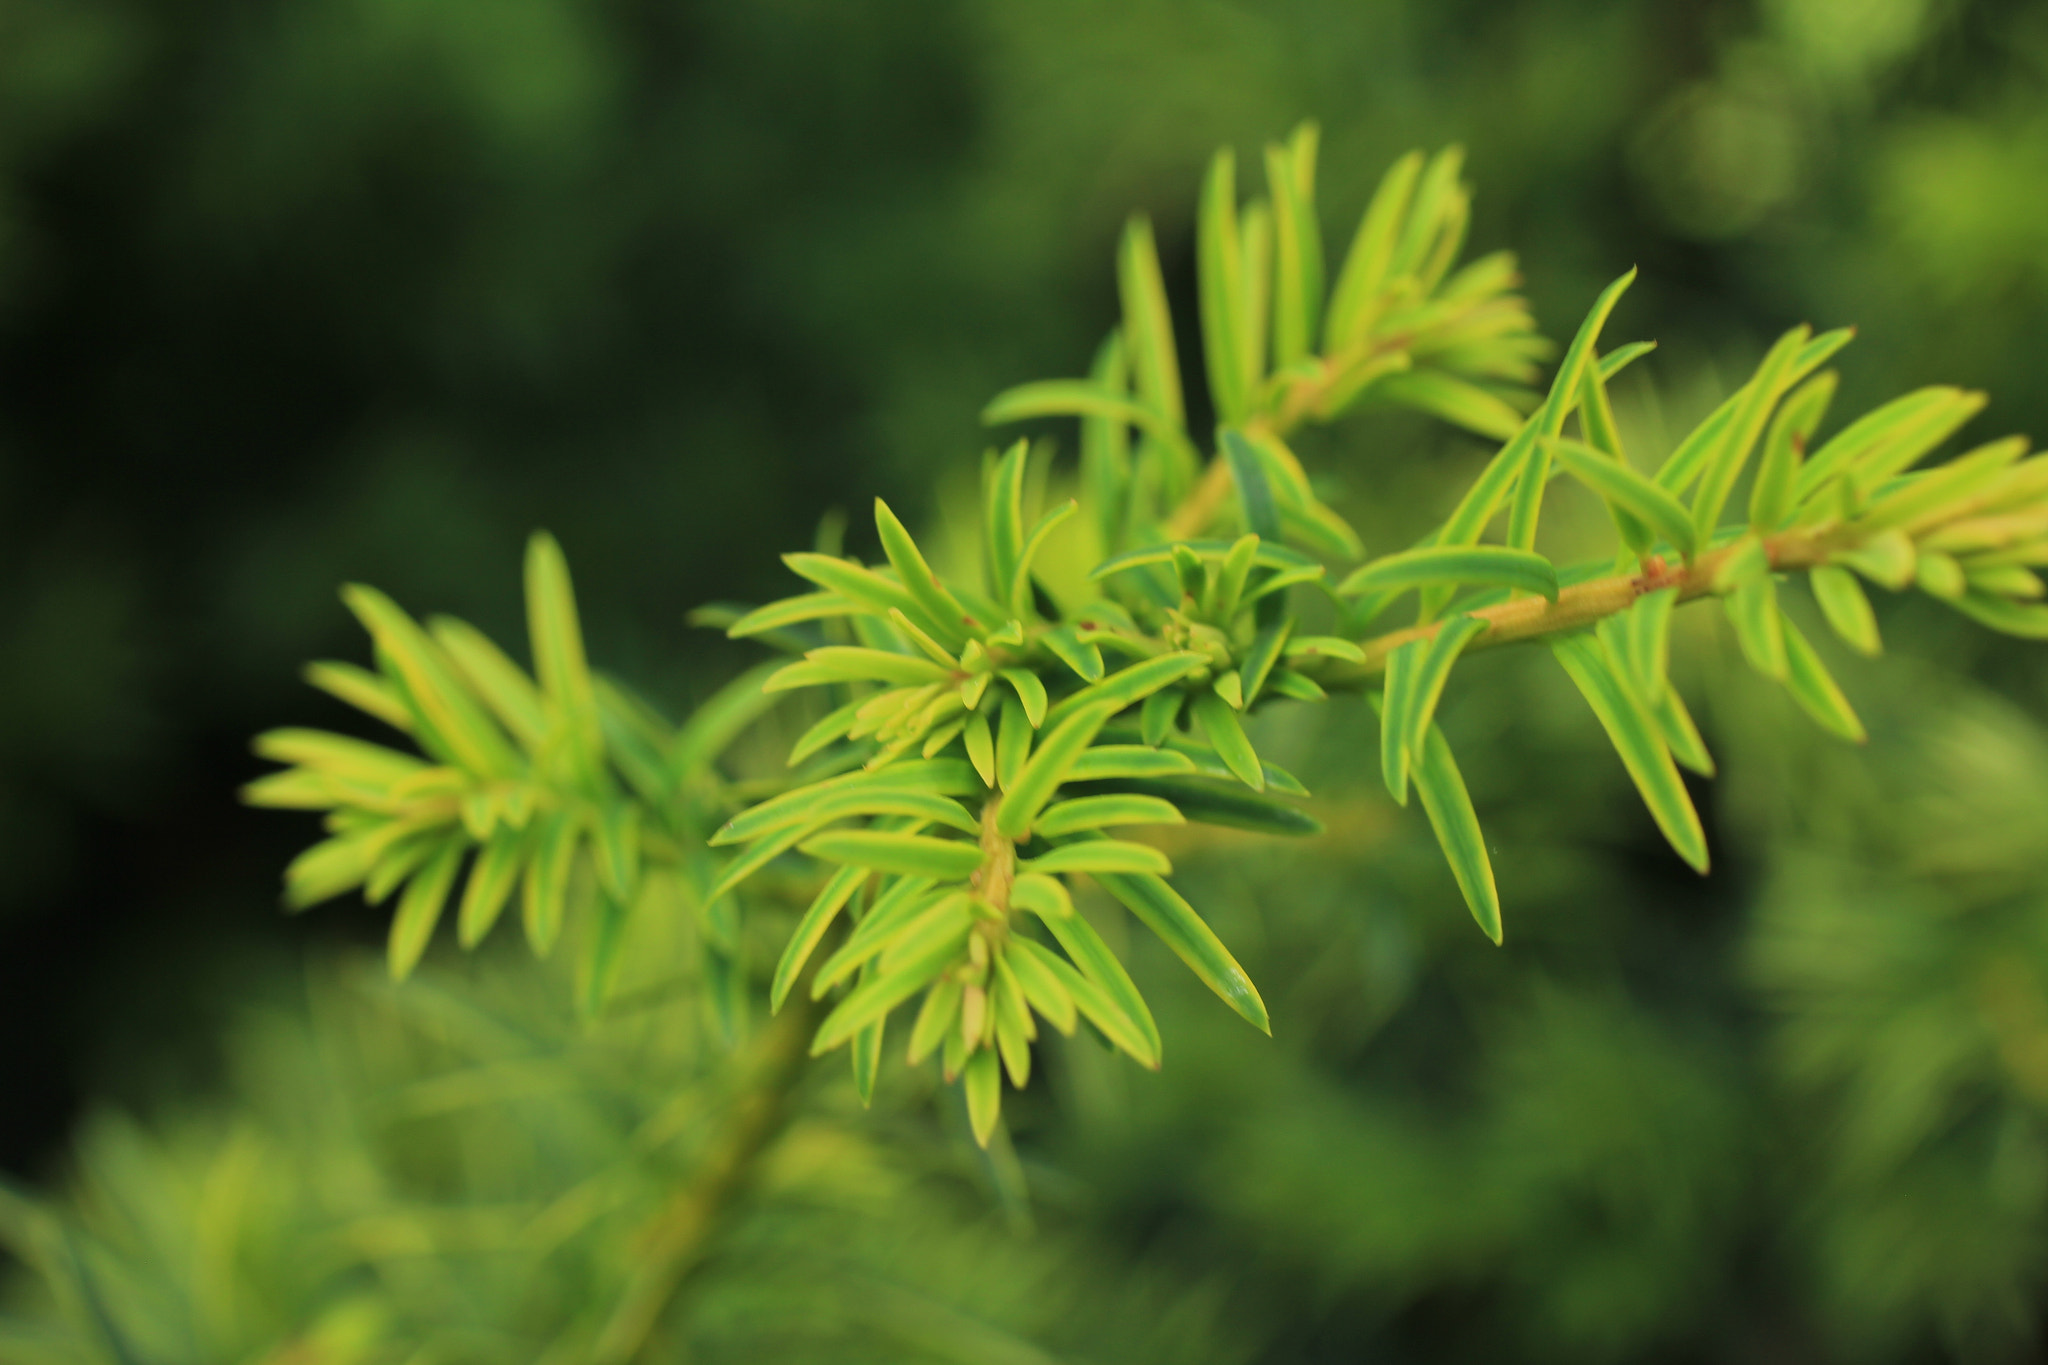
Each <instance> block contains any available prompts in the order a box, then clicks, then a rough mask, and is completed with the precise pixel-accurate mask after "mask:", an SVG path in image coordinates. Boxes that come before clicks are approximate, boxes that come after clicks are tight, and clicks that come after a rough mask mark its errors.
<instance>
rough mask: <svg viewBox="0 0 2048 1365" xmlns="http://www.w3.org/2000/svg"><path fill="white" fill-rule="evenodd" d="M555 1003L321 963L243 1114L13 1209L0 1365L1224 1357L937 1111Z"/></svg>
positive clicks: (1209, 1312) (792, 1056)
mask: <svg viewBox="0 0 2048 1365" xmlns="http://www.w3.org/2000/svg"><path fill="white" fill-rule="evenodd" d="M671 946H677V945H671ZM570 980H571V978H570V977H569V975H568V974H566V973H560V972H549V971H545V970H540V969H534V968H523V967H520V966H517V965H508V964H507V963H505V962H501V961H493V962H488V963H486V964H484V965H481V966H479V967H478V968H477V969H476V970H475V971H474V972H473V973H472V974H469V975H467V976H464V977H459V978H458V977H441V978H439V979H435V980H415V981H412V982H408V983H406V985H405V986H403V987H401V988H398V989H393V988H392V987H390V986H387V985H385V984H382V983H380V982H379V981H378V980H377V979H376V975H375V974H374V973H372V972H371V971H368V970H364V969H362V968H359V967H358V966H356V965H355V964H344V965H339V966H336V967H331V968H323V969H321V970H320V971H318V972H316V973H315V975H314V977H313V978H312V980H310V981H309V983H308V985H307V988H306V991H305V999H304V1003H303V1004H302V1005H301V1006H299V1007H297V1008H293V1009H290V1010H278V1011H275V1012H272V1013H267V1014H262V1015H256V1016H251V1017H250V1018H249V1019H247V1020H246V1021H245V1022H244V1025H243V1026H242V1028H241V1029H239V1030H238V1033H237V1037H236V1039H235V1041H234V1044H233V1046H232V1049H231V1059H232V1068H233V1073H232V1074H233V1077H234V1082H233V1084H234V1089H235V1091H236V1092H237V1093H238V1094H239V1095H240V1096H241V1097H242V1101H241V1103H239V1104H237V1105H236V1106H235V1107H233V1108H232V1109H229V1110H226V1111H208V1110H197V1111H193V1112H188V1113H184V1114H180V1115H176V1116H174V1117H170V1118H168V1119H166V1120H165V1121H163V1122H162V1123H160V1124H157V1125H152V1126H150V1127H144V1126H142V1125H139V1124H137V1123H135V1122H132V1121H130V1120H126V1119H119V1118H114V1117H107V1118H104V1119H102V1120H100V1121H99V1122H97V1123H95V1124H94V1125H92V1126H91V1127H89V1128H88V1129H87V1130H86V1131H85V1132H84V1133H83V1134H82V1135H81V1137H80V1139H79V1144H78V1148H77V1156H76V1172H77V1173H76V1180H75V1192H76V1202H75V1203H74V1204H73V1205H72V1206H71V1207H69V1208H66V1209H64V1210H62V1211H57V1210H50V1209H44V1208H37V1207H34V1206H31V1205H30V1204H28V1203H26V1202H25V1201H23V1200H22V1199H21V1198H20V1197H19V1196H18V1195H17V1194H14V1193H11V1192H7V1191H4V1190H0V1232H4V1236H5V1238H6V1241H7V1243H8V1245H9V1246H10V1247H11V1248H12V1249H13V1250H15V1251H16V1252H17V1253H18V1254H20V1255H21V1256H22V1257H23V1259H24V1260H25V1261H26V1262H27V1263H28V1264H29V1265H30V1266H32V1267H34V1268H35V1269H36V1270H38V1271H39V1272H41V1275H40V1277H39V1278H38V1279H37V1280H36V1281H35V1282H34V1283H33V1284H17V1285H16V1286H15V1288H16V1289H17V1291H21V1292H17V1293H16V1294H14V1295H12V1296H11V1297H10V1298H9V1300H8V1301H7V1308H8V1317H7V1318H6V1319H5V1320H4V1321H0V1355H4V1356H5V1358H6V1359H7V1360H9V1361H10V1362H20V1363H21V1365H31V1363H35V1362H53V1363H54V1362H66V1363H67V1365H69V1362H88V1361H100V1360H117V1361H130V1360H147V1361H153V1362H164V1365H172V1363H173V1362H190V1365H213V1363H214V1362H219V1361H230V1360H234V1361H268V1362H275V1363H276V1365H284V1363H285V1362H293V1361H307V1360H314V1361H322V1362H331V1363H332V1365H357V1363H361V1365H370V1363H371V1362H404V1361H413V1360H419V1359H423V1358H425V1359H434V1360H446V1361H451V1362H453V1361H464V1362H469V1361H474V1362H486V1361H504V1362H507V1363H508V1365H510V1363H511V1362H520V1363H521V1365H525V1363H526V1362H533V1361H546V1362H562V1365H568V1363H569V1362H579V1365H580V1363H582V1362H597V1361H624V1360H632V1359H689V1360H714V1361H742V1360H789V1361H807V1360H834V1359H838V1360H846V1359H897V1360H903V1359H920V1360H926V1359H928V1360H953V1361H1003V1362H1012V1361H1014V1362H1017V1363H1018V1365H1027V1363H1033V1365H1035V1363H1036V1362H1043V1361H1046V1360H1049V1359H1052V1358H1053V1357H1051V1356H1049V1355H1047V1354H1046V1352H1047V1350H1054V1351H1058V1350H1062V1349H1064V1348H1065V1347H1067V1346H1070V1345H1078V1344H1082V1343H1086V1344H1087V1347H1088V1349H1089V1350H1090V1351H1091V1352H1098V1351H1099V1352H1101V1353H1102V1355H1103V1358H1106V1359H1117V1360H1152V1359H1157V1360H1230V1359H1237V1358H1241V1355H1240V1352H1241V1350H1242V1345H1241V1340H1242V1332H1241V1330H1240V1329H1238V1328H1236V1327H1234V1326H1233V1325H1231V1324H1229V1323H1228V1322H1226V1321H1224V1320H1222V1318H1221V1317H1220V1315H1219V1314H1218V1312H1217V1311H1216V1309H1217V1303H1216V1300H1217V1296H1216V1295H1215V1294H1214V1293H1213V1292H1211V1291H1208V1290H1205V1289H1204V1288H1203V1287H1202V1286H1200V1285H1199V1284H1187V1283H1183V1282H1181V1281H1179V1280H1177V1279H1176V1278H1174V1277H1171V1276H1165V1275H1162V1274H1161V1273H1159V1271H1158V1270H1156V1269H1147V1268H1145V1267H1143V1266H1138V1265H1132V1264H1127V1263H1126V1264H1117V1263H1114V1262H1112V1261H1110V1260H1108V1259H1106V1256H1105V1251H1104V1249H1103V1248H1101V1247H1099V1246H1090V1245H1089V1244H1088V1243H1087V1241H1086V1240H1085V1238H1082V1237H1080V1236H1077V1234H1076V1233H1075V1232H1074V1231H1073V1230H1072V1229H1070V1228H1063V1227H1052V1226H1048V1227H1045V1228H1042V1229H1040V1230H1039V1231H1038V1232H1037V1233H1036V1234H1035V1235H1031V1236H1026V1235H1023V1230H1024V1228H1025V1227H1027V1226H1028V1219H1029V1214H1028V1212H1027V1211H1026V1210H1025V1209H1024V1208H1023V1207H1022V1206H1021V1205H1018V1206H1013V1212H1012V1214H1011V1216H1010V1217H1009V1218H1007V1219H1006V1218H1005V1217H1004V1215H1003V1214H1002V1213H1001V1212H1000V1208H999V1206H998V1205H997V1204H996V1203H995V1201H994V1200H992V1199H991V1197H990V1193H989V1192H990V1191H991V1190H993V1189H997V1188H1014V1187H1015V1186H1016V1185H1017V1184H1018V1183H1019V1181H1020V1179H1021V1177H1020V1176H1019V1174H1018V1170H1017V1165H1016V1157H1015V1156H1014V1155H1013V1154H1012V1153H1010V1152H1009V1151H1008V1150H1007V1149H1005V1150H1004V1151H1003V1152H1001V1153H1000V1156H1001V1159H1002V1162H1003V1163H1007V1164H1002V1165H999V1164H998V1163H996V1162H992V1161H990V1160H988V1159H986V1158H983V1157H981V1156H980V1154H979V1153H978V1152H977V1151H976V1149H974V1148H973V1147H972V1146H971V1145H970V1144H968V1143H967V1141H966V1132H965V1127H964V1124H963V1123H961V1122H960V1120H959V1116H958V1115H957V1114H956V1113H953V1114H949V1113H948V1111H945V1110H941V1112H940V1119H941V1121H940V1123H938V1124H937V1125H933V1124H932V1122H931V1120H930V1119H929V1118H927V1117H926V1111H928V1110H929V1109H930V1107H931V1106H930V1103H929V1101H930V1096H929V1095H928V1094H921V1093H917V1092H918V1091H919V1090H921V1089H924V1088H923V1087H917V1086H915V1085H912V1086H909V1087H900V1088H898V1091H897V1095H896V1098H898V1099H899V1100H900V1102H901V1103H902V1105H903V1106H904V1110H905V1120H904V1123H905V1125H906V1133H905V1136H904V1137H903V1139H902V1140H900V1141H894V1142H892V1141H888V1140H883V1138H882V1134H881V1133H878V1132H877V1130H876V1129H875V1128H874V1126H873V1125H872V1123H871V1121H869V1120H868V1118H867V1116H865V1115H863V1114H862V1113H861V1111H860V1110H859V1108H858V1107H857V1106H855V1105H853V1104H852V1103H851V1098H852V1097H851V1096H850V1095H849V1094H848V1093H847V1092H846V1091H845V1090H844V1089H843V1088H842V1087H839V1086H836V1085H820V1084H814V1083H799V1084H798V1085H797V1086H796V1088H795V1090H794V1093H789V1092H790V1086H789V1077H788V1073H789V1072H790V1071H792V1070H793V1069H797V1068H800V1067H801V1066H802V1065H803V1057H804V1050H803V1043H804V1041H805V1039H804V1036H803V1034H802V1032H801V1031H800V1029H797V1028H792V1027H782V1028H779V1029H776V1030H773V1031H770V1032H768V1033H765V1034H763V1035H762V1036H761V1037H759V1038H758V1039H757V1040H756V1041H755V1044H754V1045H753V1046H751V1047H750V1048H748V1049H744V1050H742V1051H740V1052H739V1053H737V1054H734V1053H731V1052H729V1051H728V1050H727V1048H726V1046H725V1045H724V1044H723V1043H722V1042H721V1041H720V1040H719V1038H718V1035H717V1033H716V1032H715V1030H707V1029H706V1028H705V1027H704V1026H703V1024H702V1023H701V1021H700V1019H701V1017H700V1015H699V1012H698V1011H697V1009H696V1007H695V1003H694V1002H693V1001H691V1000H689V999H687V998H686V992H684V991H682V990H679V989H678V983H677V982H676V981H675V979H674V978H673V977H666V978H664V977H655V976H652V975H651V974H650V975H649V976H647V977H643V979H641V980H638V981H636V982H634V983H633V985H634V986H635V987H637V992H638V993H637V995H636V997H635V998H634V1000H633V1001H632V1004H631V1005H630V1007H628V1008H624V1009H622V1010H620V1011H618V1012H617V1013H615V1014H614V1015H613V1016H612V1017H611V1018H609V1019H607V1020H606V1021H605V1023H604V1024H602V1025H601V1026H599V1027H596V1028H590V1027H588V1026H587V1025H586V1024H585V1023H584V1022H583V1021H580V1020H579V1019H578V1018H577V1017H576V1016H575V1014H574V1013H573V1012H572V1011H568V1010H560V1009H550V1008H547V1007H545V1006H541V1007H538V1008H537V1007H536V1001H537V1000H538V999H540V998H541V997H544V996H550V995H552V996H555V997H557V998H561V997H562V996H563V995H564V993H565V990H566V988H567V987H568V985H569V984H570ZM794 1022H795V1021H794V1020H789V1021H785V1024H791V1023H794ZM913 1116H914V1117H913ZM946 1134H950V1135H951V1136H950V1138H949V1137H948V1136H945V1135H946ZM763 1148H766V1149H767V1150H766V1155H765V1156H761V1155H760V1152H761V1149H763ZM757 1157H759V1159H758V1160H757V1159H756V1158H757ZM991 1171H997V1172H999V1180H1000V1181H1001V1182H1002V1183H1001V1184H998V1181H997V1179H992V1178H991V1175H990V1172H991ZM742 1172H744V1177H743V1178H744V1179H745V1180H746V1183H747V1186H748V1191H747V1192H748V1195H749V1200H748V1204H747V1206H746V1209H745V1211H744V1212H743V1213H742V1214H740V1215H738V1216H728V1215H727V1214H726V1211H725V1210H724V1209H723V1207H722V1205H721V1198H722V1194H723V1187H724V1186H726V1185H728V1184H730V1183H731V1182H732V1181H734V1180H735V1179H739V1178H742ZM1058 1221H1059V1222H1061V1223H1067V1222H1070V1221H1071V1220H1067V1219H1061V1220H1058Z"/></svg>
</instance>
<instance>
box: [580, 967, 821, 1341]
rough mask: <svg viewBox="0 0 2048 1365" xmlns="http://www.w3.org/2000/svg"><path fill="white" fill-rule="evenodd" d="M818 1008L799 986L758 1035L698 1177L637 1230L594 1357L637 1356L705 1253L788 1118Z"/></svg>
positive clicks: (699, 1168) (802, 1071)
mask: <svg viewBox="0 0 2048 1365" xmlns="http://www.w3.org/2000/svg"><path fill="white" fill-rule="evenodd" d="M816 1015H817V1011H816V1009H815V1008H814V1007H813V1006H812V1005H811V1004H810V992H809V991H808V990H805V989H803V988H802V987H801V986H799V988H798V990H796V991H795V992H794V993H793V994H792V997H791V1000H790V1006H789V1008H788V1009H786V1010H785V1011H784V1012H783V1014H782V1015H781V1016H780V1017H779V1018H778V1019H776V1021H775V1022H774V1024H772V1025H771V1026H770V1027H769V1028H768V1030H767V1031H766V1032H765V1033H763V1034H762V1035H761V1036H760V1037H759V1038H758V1039H757V1041H756V1044H755V1055H754V1056H753V1058H752V1059H751V1061H750V1064H749V1065H748V1066H747V1068H746V1069H747V1070H748V1071H749V1072H750V1073H751V1074H750V1075H749V1076H748V1079H747V1083H746V1084H745V1085H744V1087H743V1088H742V1089H741V1090H740V1092H739V1093H738V1094H737V1095H736V1096H735V1097H734V1099H733V1103H732V1108H731V1110H730V1112H729V1113H728V1115H727V1117H726V1121H725V1124H724V1129H723V1131H722V1132H721V1133H720V1134H719V1136H718V1137H717V1139H716V1140H715V1141H714V1142H713V1143H712V1145H711V1147H710V1149H709V1150H708V1151H706V1152H705V1154H704V1156H703V1159H702V1160H701V1161H700V1162H699V1163H698V1165H697V1170H696V1174H695V1178H694V1179H692V1180H691V1181H690V1182H689V1184H687V1185H685V1186H684V1187H683V1188H681V1189H679V1190H677V1191H676V1192H675V1194H674V1195H672V1196H671V1197H670V1199H669V1201H668V1202H667V1204H665V1205H664V1206H663V1207H662V1208H661V1210H660V1211H659V1212H657V1213H656V1214H655V1215H654V1217H653V1218H652V1219H650V1220H649V1221H648V1223H647V1225H646V1226H645V1227H644V1228H643V1229H642V1230H641V1232H640V1234H639V1239H638V1240H639V1244H638V1246H636V1247H635V1249H634V1250H635V1260H636V1261H637V1262H638V1265H637V1268H636V1269H635V1270H634V1272H633V1275H632V1278H631V1279H630V1280H628V1281H627V1285H626V1291H625V1293H624V1294H623V1295H621V1296H620V1299H619V1302H618V1306H617V1307H616V1308H614V1309H613V1311H612V1316H611V1320H610V1321H609V1322H607V1323H606V1324H605V1328H604V1333H603V1335H602V1336H600V1337H599V1338H598V1342H597V1345H596V1347H595V1348H594V1349H593V1351H592V1353H591V1356H590V1359H591V1360H592V1361H593V1362H596V1363H597V1365H626V1362H629V1361H632V1360H635V1359H637V1358H639V1357H640V1356H641V1355H642V1354H643V1353H644V1352H645V1351H646V1350H647V1348H648V1346H649V1344H650V1339H651V1338H652V1337H653V1334H654V1328H655V1325H656V1324H657V1323H658V1322H659V1321H660V1319H661V1315H662V1313H663V1312H664V1311H665V1310H666V1309H667V1307H668V1305H669V1304H670V1302H671V1301H673V1300H674V1298H675V1295H676V1292H677V1291H678V1290H679V1289H681V1288H682V1286H683V1283H684V1281H685V1280H687V1279H688V1278H689V1276H690V1273H691V1272H692V1271H694V1270H695V1269H696V1268H697V1267H698V1266H699V1265H701V1264H702V1263H703V1261H704V1259H705V1257H706V1256H707V1255H709V1254H710V1251H711V1249H712V1246H713V1242H714V1239H715V1237H716V1234H717V1233H718V1231H719V1229H720V1227H721V1225H722V1224H723V1222H724V1219H725V1216H726V1214H727V1213H728V1212H729V1211H730V1208H731V1206H732V1204H733V1202H734V1200H735V1199H736V1198H737V1197H738V1196H739V1195H741V1194H742V1193H744V1192H745V1190H746V1187H747V1185H748V1184H749V1182H750V1181H751V1178H752V1176H753V1173H754V1169H755V1167H756V1166H757V1165H758V1163H759V1161H760V1159H761V1157H762V1155H763V1154H764V1153H765V1152H767V1150H768V1149H769V1147H770V1146H772V1145H773V1143H774V1141H775V1139H776V1138H777V1137H779V1136H780V1135H781V1133H782V1130H783V1129H784V1128H785V1127H786V1126H787V1125H788V1122H789V1118H790V1098H791V1096H792V1094H793V1093H794V1092H795V1089H796V1085H797V1082H798V1081H799V1080H801V1079H802V1077H803V1074H804V1070H805V1064H806V1063H807V1062H808V1061H809V1055H808V1054H809V1049H808V1048H807V1046H806V1044H807V1042H808V1040H809V1038H810V1036H811V1030H812V1028H813V1027H814V1026H815V1025H816V1023H817V1017H816Z"/></svg>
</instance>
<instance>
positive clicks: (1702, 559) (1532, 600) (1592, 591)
mask: <svg viewBox="0 0 2048 1365" xmlns="http://www.w3.org/2000/svg"><path fill="white" fill-rule="evenodd" d="M1837 540H1838V537H1836V536H1833V535H1831V534H1829V533H1828V531H1826V530H1818V529H1815V530H1797V531H1788V532H1786V533H1784V534H1783V535H1778V536H1772V537H1769V538H1767V539H1766V540H1765V541H1764V552H1765V553H1766V554H1767V555H1769V557H1770V562H1771V567H1772V568H1773V569H1804V568H1810V567H1812V566H1814V565H1816V564H1820V563H1824V562H1825V561H1826V559H1827V557H1828V555H1829V554H1830V553H1832V552H1833V551H1835V550H1837V549H1839V548H1841V546H1840V545H1839V544H1838V543H1837ZM1735 548H1736V547H1735V546H1733V545H1730V546H1724V547H1723V548H1721V549H1718V550H1711V551H1708V552H1707V553H1706V554H1703V555H1700V556H1698V557H1697V558H1695V559H1694V560H1693V561H1692V562H1691V563H1690V564H1679V565H1666V564H1665V563H1664V562H1663V561H1662V560H1661V559H1657V558H1655V557H1654V556H1653V557H1652V558H1650V559H1649V560H1646V561H1645V562H1644V565H1643V568H1642V571H1641V572H1639V573H1633V574H1615V575H1614V576H1612V577H1609V578H1598V579H1595V580H1593V581H1592V582H1590V583H1580V584H1578V585H1576V586H1574V587H1569V588H1566V589H1564V590H1563V591H1561V592H1559V593H1558V595H1557V600H1556V601H1555V602H1553V601H1551V600H1549V599H1548V598H1544V597H1519V598H1516V599H1514V600H1513V601H1510V602H1502V603H1501V604H1499V605H1498V606H1492V607H1486V608H1483V609H1481V610H1478V611H1474V612H1471V613H1469V614H1470V615H1473V616H1478V617H1482V618H1484V619H1485V620H1486V621H1487V623H1488V626H1489V628H1488V629H1487V631H1486V633H1485V634H1483V635H1481V636H1479V637H1478V638H1477V639H1475V640H1473V641H1472V643H1471V644H1469V645H1467V646H1466V648H1467V649H1468V650H1472V649H1486V648H1490V647H1492V646H1495V645H1511V644H1519V643H1521V642H1523V641H1526V640H1536V639H1541V638H1542V637H1544V636H1546V635H1555V634H1558V633H1559V632H1561V631H1567V630H1576V629H1579V628H1580V627H1583V626H1590V625H1593V624H1594V623H1595V622H1598V621H1600V620H1601V619H1602V618H1604V617H1608V616H1612V615H1614V614H1615V613H1616V612H1620V611H1625V610H1627V609H1628V608H1629V606H1631V605H1632V604H1633V603H1634V602H1635V600H1636V599H1637V598H1638V597H1641V596H1642V595H1643V594H1644V593H1649V592H1656V591H1658V590H1659V589H1661V588H1670V587H1676V588H1677V589H1678V600H1679V601H1681V602H1688V601H1691V600H1692V599H1693V598H1695V597H1704V596H1708V595H1710V594H1712V593H1713V592H1714V575H1715V573H1716V572H1717V571H1718V570H1719V569H1720V568H1721V566H1722V565H1723V564H1725V563H1726V562H1727V561H1728V558H1729V556H1730V555H1732V554H1733V553H1734V552H1735ZM1442 625H1443V623H1442V622H1440V621H1439V622H1433V623H1431V624H1429V625H1423V626H1410V627H1408V628H1407V629H1405V630H1396V631H1390V632H1388V633H1387V634H1385V635H1376V636H1374V637H1372V638H1371V639H1368V640H1364V641H1361V642H1360V646H1359V647H1360V648H1361V649H1363V650H1364V651H1365V659H1364V661H1363V662H1359V663H1353V662H1351V661H1349V660H1337V659H1333V660H1330V661H1329V662H1328V663H1326V664H1325V665H1324V666H1323V668H1322V669H1321V670H1320V671H1318V672H1315V673H1314V677H1315V679H1316V681H1317V682H1319V683H1321V684H1322V685H1323V686H1324V687H1326V688H1337V687H1341V688H1355V687H1363V686H1365V685H1366V684H1368V683H1369V682H1371V681H1372V680H1373V679H1374V678H1377V677H1378V676H1380V675H1381V674H1382V673H1384V672H1386V668H1387V656H1388V655H1389V654H1392V653H1393V652H1394V651H1395V650H1396V649H1398V648H1400V647H1401V646H1402V645H1405V644H1407V643H1409V642H1410V641H1413V640H1427V639H1430V638H1431V637H1433V636H1434V635H1435V634H1436V633H1437V631H1438V630H1440V629H1441V628H1442Z"/></svg>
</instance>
